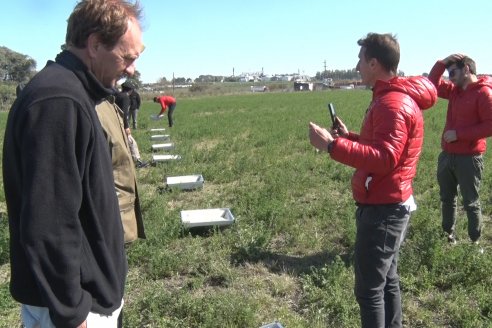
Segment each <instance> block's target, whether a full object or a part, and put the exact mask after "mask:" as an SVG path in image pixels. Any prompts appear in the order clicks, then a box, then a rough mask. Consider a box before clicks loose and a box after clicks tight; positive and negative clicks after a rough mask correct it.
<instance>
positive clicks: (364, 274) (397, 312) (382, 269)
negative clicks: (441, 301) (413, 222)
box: [354, 204, 410, 328]
mask: <svg viewBox="0 0 492 328" xmlns="http://www.w3.org/2000/svg"><path fill="white" fill-rule="evenodd" d="M355 216H356V220H357V234H356V237H355V252H354V272H355V288H354V292H355V297H356V299H357V302H358V303H359V308H360V318H361V327H362V328H386V327H390V328H401V327H402V309H401V294H400V277H399V275H398V272H397V269H398V254H399V251H400V245H401V242H402V240H403V236H404V235H405V231H406V229H407V225H408V221H409V220H410V206H407V205H399V204H394V205H359V206H358V207H357V211H356V213H355Z"/></svg>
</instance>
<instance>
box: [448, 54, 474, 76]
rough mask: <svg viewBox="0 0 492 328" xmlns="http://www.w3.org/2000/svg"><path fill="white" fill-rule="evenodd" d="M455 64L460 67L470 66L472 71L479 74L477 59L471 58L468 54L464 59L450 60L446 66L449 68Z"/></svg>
mask: <svg viewBox="0 0 492 328" xmlns="http://www.w3.org/2000/svg"><path fill="white" fill-rule="evenodd" d="M453 64H456V67H458V68H459V69H462V68H463V67H465V66H468V67H469V68H470V73H472V74H474V75H476V74H477V64H475V61H474V60H473V59H471V58H470V57H468V56H465V57H463V59H461V60H458V61H450V62H448V64H447V65H446V68H449V67H450V66H452V65H453Z"/></svg>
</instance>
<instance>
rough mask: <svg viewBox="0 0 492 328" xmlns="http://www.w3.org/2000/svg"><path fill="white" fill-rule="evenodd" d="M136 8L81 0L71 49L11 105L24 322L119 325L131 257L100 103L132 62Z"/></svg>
mask: <svg viewBox="0 0 492 328" xmlns="http://www.w3.org/2000/svg"><path fill="white" fill-rule="evenodd" d="M140 14H141V9H140V8H139V7H138V5H137V4H135V5H133V4H131V3H128V2H126V1H123V0H115V1H107V0H83V1H80V2H78V4H77V5H76V7H75V9H74V11H73V12H72V14H71V15H70V17H69V19H68V28H67V35H66V50H64V51H62V52H61V53H60V54H59V55H58V56H57V57H56V60H55V61H49V62H48V63H47V65H46V67H45V68H44V69H43V70H41V71H40V72H39V73H38V74H37V75H36V76H35V77H34V78H33V79H32V80H31V81H30V82H29V83H28V84H27V85H26V87H25V88H24V90H23V92H22V94H21V95H20V97H19V98H17V99H16V101H15V102H14V104H13V106H12V108H11V110H10V114H9V118H8V122H7V128H6V131H5V138H4V148H3V181H4V188H5V198H6V202H7V210H8V216H9V224H10V267H11V281H10V290H11V294H12V296H13V298H14V299H15V300H16V301H18V302H20V303H21V304H22V305H21V314H22V320H23V324H24V326H25V327H28V328H29V327H35V326H36V327H52V326H56V327H87V326H89V327H96V326H99V327H116V326H117V322H116V321H117V319H118V316H119V314H120V312H121V309H122V306H123V293H124V286H125V279H126V272H127V260H126V254H125V249H124V241H123V229H122V225H121V220H120V214H119V208H118V201H117V197H116V193H115V189H114V182H113V175H112V167H111V158H110V155H109V152H108V146H107V142H106V140H105V137H104V134H103V131H102V129H101V125H100V123H99V119H98V117H97V114H96V111H95V106H96V104H98V103H99V102H100V101H102V100H103V99H104V98H106V97H107V96H109V95H110V94H111V92H112V90H111V88H112V86H113V85H115V83H116V81H117V80H119V79H120V78H121V77H122V76H123V75H132V74H133V73H134V71H135V66H134V62H135V60H136V59H137V58H138V57H139V55H140V53H141V52H142V51H143V48H144V47H143V44H142V40H141V34H142V31H141V27H140V23H139V19H140ZM101 320H102V322H100V321H101Z"/></svg>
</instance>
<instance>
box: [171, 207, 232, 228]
mask: <svg viewBox="0 0 492 328" xmlns="http://www.w3.org/2000/svg"><path fill="white" fill-rule="evenodd" d="M181 223H182V224H183V226H184V227H186V228H193V227H208V226H227V225H230V224H232V223H234V216H233V215H232V213H231V211H230V210H229V209H228V208H212V209H203V210H186V211H181Z"/></svg>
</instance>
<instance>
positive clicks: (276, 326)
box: [260, 321, 284, 328]
mask: <svg viewBox="0 0 492 328" xmlns="http://www.w3.org/2000/svg"><path fill="white" fill-rule="evenodd" d="M260 328H284V326H282V324H280V322H278V321H275V322H272V323H269V324H267V325H264V326H261V327H260Z"/></svg>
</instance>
